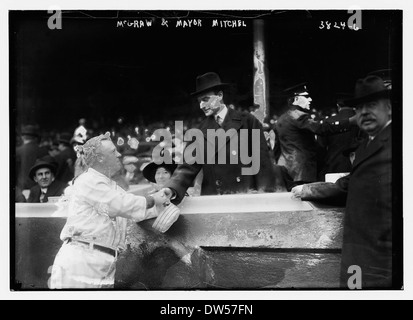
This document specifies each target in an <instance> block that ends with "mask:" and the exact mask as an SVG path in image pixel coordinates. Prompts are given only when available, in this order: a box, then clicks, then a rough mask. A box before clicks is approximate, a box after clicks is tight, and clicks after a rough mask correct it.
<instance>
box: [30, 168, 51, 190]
mask: <svg viewBox="0 0 413 320" xmlns="http://www.w3.org/2000/svg"><path fill="white" fill-rule="evenodd" d="M53 180H54V175H53V173H52V171H50V169H49V168H40V169H37V171H36V173H35V175H34V181H35V182H36V183H37V184H38V185H39V186H40V188H47V187H48V186H50V185H51V184H52V182H53Z"/></svg>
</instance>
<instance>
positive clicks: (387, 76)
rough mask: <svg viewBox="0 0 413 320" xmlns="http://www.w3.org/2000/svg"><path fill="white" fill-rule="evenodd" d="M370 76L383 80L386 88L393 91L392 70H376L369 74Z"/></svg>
mask: <svg viewBox="0 0 413 320" xmlns="http://www.w3.org/2000/svg"><path fill="white" fill-rule="evenodd" d="M367 75H368V76H372V75H373V76H378V77H380V78H382V79H383V81H384V86H385V87H386V88H387V89H391V86H392V84H391V83H392V69H380V70H375V71H372V72H370V73H368V74H367Z"/></svg>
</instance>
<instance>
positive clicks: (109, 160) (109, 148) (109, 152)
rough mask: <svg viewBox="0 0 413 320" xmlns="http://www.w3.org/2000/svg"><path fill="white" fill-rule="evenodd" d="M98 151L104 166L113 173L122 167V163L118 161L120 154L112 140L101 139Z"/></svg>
mask: <svg viewBox="0 0 413 320" xmlns="http://www.w3.org/2000/svg"><path fill="white" fill-rule="evenodd" d="M100 153H101V155H102V164H103V166H105V167H106V168H107V169H108V170H109V171H110V172H111V173H113V174H115V173H116V172H118V171H119V170H120V169H121V168H122V164H121V162H120V161H119V157H120V156H121V154H120V153H119V152H118V151H117V150H116V147H115V145H114V144H113V142H112V141H109V140H103V141H102V146H101V149H100Z"/></svg>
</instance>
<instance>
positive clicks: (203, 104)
mask: <svg viewBox="0 0 413 320" xmlns="http://www.w3.org/2000/svg"><path fill="white" fill-rule="evenodd" d="M222 96H223V94H222V92H218V94H215V93H214V92H212V91H210V92H207V93H203V94H201V95H199V96H198V97H197V99H198V103H199V106H200V108H201V110H202V111H203V112H204V113H205V116H206V117H209V116H214V115H216V114H218V113H219V112H220V111H221V110H222V109H223V108H224V106H223V105H222Z"/></svg>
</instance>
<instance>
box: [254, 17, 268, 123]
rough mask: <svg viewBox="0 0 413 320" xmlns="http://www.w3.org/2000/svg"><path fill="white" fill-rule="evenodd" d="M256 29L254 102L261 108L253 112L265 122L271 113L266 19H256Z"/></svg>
mask: <svg viewBox="0 0 413 320" xmlns="http://www.w3.org/2000/svg"><path fill="white" fill-rule="evenodd" d="M253 29H254V83H253V90H254V104H257V105H259V108H258V109H257V110H255V111H254V112H253V114H254V116H255V117H256V118H257V119H258V120H260V121H261V123H263V122H264V119H265V117H266V116H267V115H268V114H269V110H268V108H269V106H268V94H267V88H268V80H267V72H266V64H265V46H264V20H261V19H255V20H254V22H253Z"/></svg>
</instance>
